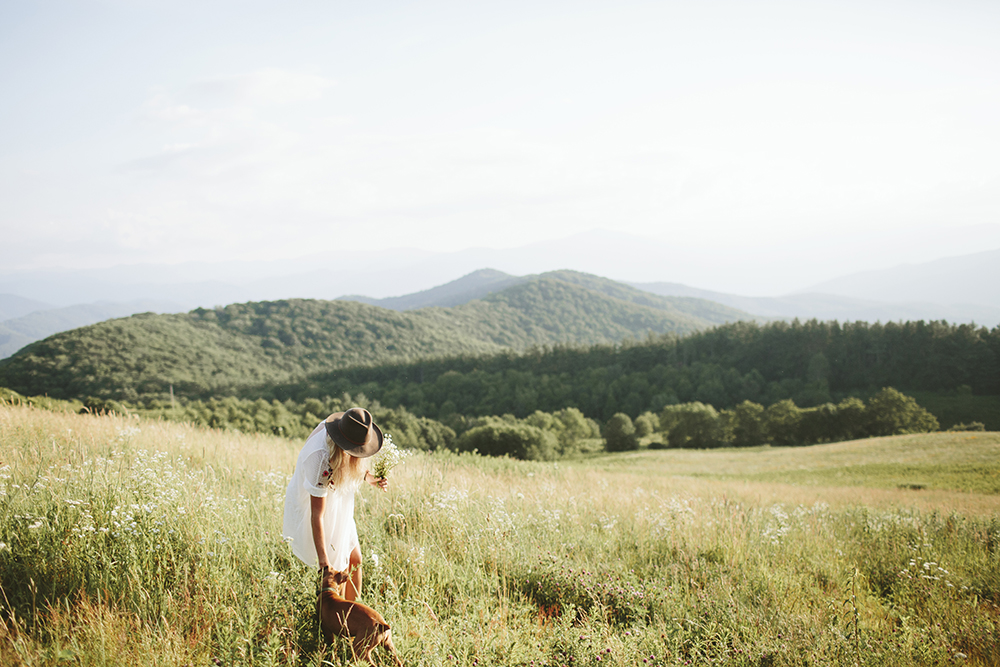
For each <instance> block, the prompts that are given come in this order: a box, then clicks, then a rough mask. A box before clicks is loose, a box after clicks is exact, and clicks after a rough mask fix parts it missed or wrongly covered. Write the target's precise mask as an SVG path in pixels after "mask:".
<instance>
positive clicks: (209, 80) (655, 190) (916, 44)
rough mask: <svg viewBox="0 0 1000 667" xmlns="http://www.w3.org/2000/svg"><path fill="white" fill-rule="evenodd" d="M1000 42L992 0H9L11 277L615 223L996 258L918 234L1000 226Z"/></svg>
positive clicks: (749, 245) (0, 133) (654, 235)
mask: <svg viewBox="0 0 1000 667" xmlns="http://www.w3.org/2000/svg"><path fill="white" fill-rule="evenodd" d="M998 36H1000V3H997V2H995V1H992V0H989V1H983V2H970V1H964V0H941V1H935V2H929V1H920V0H907V1H905V2H882V1H879V0H864V1H861V2H854V1H850V0H838V1H831V2H819V1H809V0H797V1H794V2H745V1H735V2H715V1H701V2H649V3H645V2H630V1H626V0H617V1H615V2H599V3H597V2H585V1H580V0H574V1H572V2H566V3H557V2H545V1H544V0H532V1H531V2H518V1H517V0H505V1H504V2H496V3H478V2H435V1H427V2H380V1H377V0H376V1H370V0H366V1H365V2H337V1H324V2H314V3H313V2H282V3H277V2H275V3H262V2H252V1H247V0H240V1H239V2H207V1H205V0H201V1H199V2H186V1H184V0H169V1H164V2H160V1H159V0H134V1H131V0H105V1H102V2H86V1H79V2H73V1H72V0H60V1H59V2H54V1H53V2H35V1H32V2H28V1H21V0H8V1H7V2H3V3H2V4H0V90H2V91H3V93H2V101H0V234H2V240H0V269H2V270H4V271H12V270H21V269H35V268H42V267H50V266H58V267H104V266H110V265H114V264H120V263H133V262H168V263H173V262H180V261H185V260H215V259H262V258H271V257H295V256H298V255H303V254H308V253H313V252H316V251H317V250H321V249H323V248H324V247H333V246H334V245H335V244H337V243H340V242H343V241H344V240H352V241H355V242H357V244H358V245H359V247H364V248H365V249H374V250H377V249H385V248H395V247H417V248H423V249H431V250H434V249H437V250H459V249H462V248H468V247H474V246H485V247H493V248H506V247H514V246H520V245H524V244H525V243H528V242H530V241H532V240H545V239H554V238H560V237H564V236H569V235H571V234H574V233H577V232H580V231H583V230H588V229H592V228H605V229H620V230H623V231H626V232H628V233H629V234H633V235H637V236H642V237H648V238H651V239H655V240H657V241H661V242H667V243H670V244H673V245H675V246H680V247H690V248H692V249H693V250H695V249H696V250H697V251H698V252H699V253H700V254H706V255H707V254H708V253H706V250H707V249H708V248H711V247H712V246H713V245H714V244H720V245H724V246H725V247H727V248H729V249H730V251H731V254H732V253H735V252H736V250H738V249H745V252H746V253H747V254H751V253H752V254H755V255H756V256H757V259H758V261H759V262H760V263H761V264H762V265H767V264H770V263H777V262H781V261H782V258H783V257H787V256H788V255H790V254H792V253H796V252H801V250H802V249H803V248H813V249H817V248H818V249H820V250H818V251H817V252H820V253H821V252H822V248H824V247H829V248H834V247H836V248H837V250H836V252H838V253H842V255H843V256H842V258H841V260H842V261H843V266H845V267H847V266H852V267H853V266H854V264H852V261H854V260H853V259H852V258H853V255H852V254H851V253H852V251H851V247H852V243H855V242H856V243H858V244H863V243H865V239H869V238H873V236H872V235H873V234H875V235H876V236H877V237H878V238H880V239H883V240H885V239H891V238H894V237H898V238H905V237H907V236H908V235H911V234H914V233H915V230H917V231H919V230H923V232H921V234H922V235H921V234H916V235H915V236H914V237H913V238H914V239H917V240H915V241H914V242H912V243H910V244H909V245H908V246H906V247H907V248H908V249H907V250H906V252H905V253H902V254H900V252H897V253H896V254H892V252H889V249H888V248H887V249H886V253H887V254H886V257H887V260H886V261H903V260H907V259H911V260H921V259H931V258H934V257H937V256H940V255H941V254H942V253H945V254H947V253H949V252H956V253H957V252H965V251H969V252H971V251H972V250H974V249H975V248H971V247H969V248H966V247H965V246H962V245H961V242H960V241H961V239H964V238H967V235H966V234H965V232H962V231H957V232H956V235H955V237H956V238H957V239H959V240H958V241H956V243H957V245H956V247H955V248H951V247H950V246H948V245H947V244H943V245H942V244H940V243H934V242H931V241H928V242H924V241H920V240H919V239H923V238H925V237H926V238H928V239H933V238H937V239H940V238H942V235H944V237H948V236H949V230H952V229H954V230H960V229H962V228H967V227H969V226H974V225H984V224H991V225H992V224H996V223H998V222H1000V215H998V213H1000V166H998V155H1000V123H998V122H997V119H998V118H1000V39H998ZM927 230H931V232H933V233H930V232H927ZM924 232H927V233H924ZM834 237H839V238H841V239H846V241H843V240H842V241H841V242H840V243H838V244H831V245H829V246H828V245H827V241H826V240H829V239H832V238H834ZM968 238H972V237H968ZM855 239H856V241H855ZM979 242H981V241H976V240H975V239H973V240H972V241H967V244H968V243H971V244H973V245H975V243H979ZM903 245H904V246H905V245H906V244H903ZM998 245H1000V242H998ZM734 249H736V250H734ZM981 249H983V250H985V249H987V248H985V247H984V248H981ZM866 251H867V253H868V254H867V255H865V256H866V257H867V256H875V255H876V253H872V252H871V248H867V249H866ZM906 253H909V254H906ZM859 256H860V255H859ZM817 261H819V260H817ZM824 261H827V262H828V263H830V262H832V261H833V260H832V259H831V258H830V257H826V258H825V259H824ZM857 261H861V260H857ZM865 261H868V260H865ZM856 263H857V262H855V264H856ZM553 268H558V267H553ZM570 268H577V267H570ZM858 268H863V267H858ZM871 268H877V267H875V266H872V267H871ZM719 270H720V271H723V272H724V271H726V270H727V268H726V267H724V266H720V267H719ZM733 270H745V267H744V268H743V269H740V268H739V267H735V268H734V269H733ZM663 273H664V275H663V276H662V277H661V278H660V279H662V280H676V281H681V282H683V278H684V277H683V276H677V275H671V274H670V272H669V270H668V267H666V268H665V269H664V272H663ZM616 277H620V278H628V277H629V276H628V275H621V276H616ZM642 279H649V278H648V277H643V278H642ZM717 287H718V285H717Z"/></svg>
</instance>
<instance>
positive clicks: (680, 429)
mask: <svg viewBox="0 0 1000 667" xmlns="http://www.w3.org/2000/svg"><path fill="white" fill-rule="evenodd" d="M660 424H661V426H662V425H663V424H667V425H668V428H669V430H667V431H666V433H667V442H669V443H670V446H671V447H692V448H699V449H704V448H707V447H718V446H719V445H721V444H722V434H723V431H722V419H721V418H720V417H719V413H718V412H716V410H715V408H713V407H712V406H711V405H705V404H704V403H699V402H697V401H695V402H694V403H681V404H680V405H668V406H667V407H665V408H664V409H663V413H662V414H661V415H660Z"/></svg>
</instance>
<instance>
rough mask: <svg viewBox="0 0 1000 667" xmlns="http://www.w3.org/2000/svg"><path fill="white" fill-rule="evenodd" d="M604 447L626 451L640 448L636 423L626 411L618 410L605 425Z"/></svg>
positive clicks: (613, 450)
mask: <svg viewBox="0 0 1000 667" xmlns="http://www.w3.org/2000/svg"><path fill="white" fill-rule="evenodd" d="M604 443H605V444H604V448H605V449H606V450H607V451H609V452H625V451H628V450H630V449H638V448H639V439H638V438H637V437H636V435H635V425H634V424H633V423H632V420H631V419H630V418H629V416H628V415H627V414H625V413H624V412H617V413H615V414H614V415H612V416H611V419H609V420H608V423H607V426H605V427H604Z"/></svg>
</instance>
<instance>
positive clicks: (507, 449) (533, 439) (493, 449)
mask: <svg viewBox="0 0 1000 667" xmlns="http://www.w3.org/2000/svg"><path fill="white" fill-rule="evenodd" d="M484 421H485V423H483V424H480V425H479V426H474V427H473V428H471V429H469V430H468V431H466V432H465V433H463V434H462V435H461V436H460V437H459V438H458V442H457V447H458V449H459V451H463V452H472V451H477V452H479V453H480V454H485V455H487V456H504V455H509V456H512V457H514V458H517V459H523V460H527V461H550V460H552V459H554V458H555V457H556V455H557V453H558V448H559V442H558V440H556V437H555V436H554V435H553V434H552V433H551V432H550V431H543V430H542V429H540V428H538V427H535V426H530V425H529V424H526V423H524V422H517V421H514V420H504V419H498V418H487V419H486V420H484Z"/></svg>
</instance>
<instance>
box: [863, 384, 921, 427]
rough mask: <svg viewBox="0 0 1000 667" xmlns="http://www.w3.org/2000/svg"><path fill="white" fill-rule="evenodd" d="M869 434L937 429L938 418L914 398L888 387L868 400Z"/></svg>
mask: <svg viewBox="0 0 1000 667" xmlns="http://www.w3.org/2000/svg"><path fill="white" fill-rule="evenodd" d="M865 416H866V417H867V420H866V421H867V423H868V435H873V436H880V435H898V434H901V433H927V432H929V431H936V430H937V429H938V427H939V425H938V420H937V419H936V418H935V417H934V415H932V414H931V413H929V412H927V410H925V409H924V408H922V407H920V406H919V405H917V402H916V400H914V399H913V398H911V397H909V396H907V395H905V394H903V393H901V392H898V391H896V390H895V389H893V388H892V387H886V388H885V389H883V390H882V391H880V392H879V393H877V394H875V395H874V396H872V397H871V399H869V401H868V407H867V408H866V410H865Z"/></svg>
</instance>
